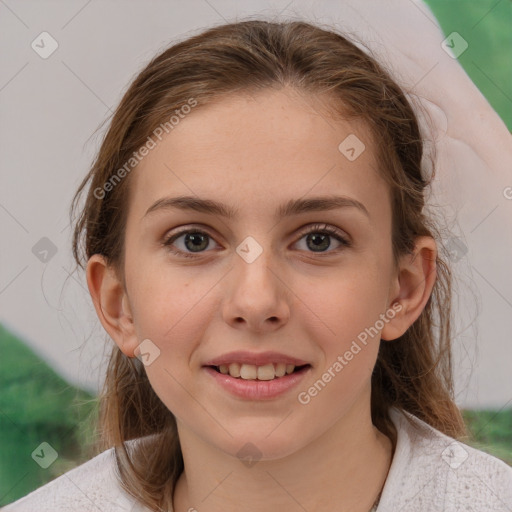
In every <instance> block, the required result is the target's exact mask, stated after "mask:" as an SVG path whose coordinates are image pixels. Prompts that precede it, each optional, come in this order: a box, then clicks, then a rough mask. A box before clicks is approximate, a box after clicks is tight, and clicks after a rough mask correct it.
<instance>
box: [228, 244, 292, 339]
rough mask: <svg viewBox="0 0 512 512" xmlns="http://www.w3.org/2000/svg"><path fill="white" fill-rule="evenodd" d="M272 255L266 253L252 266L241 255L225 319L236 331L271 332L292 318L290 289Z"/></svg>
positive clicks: (232, 276) (232, 275)
mask: <svg viewBox="0 0 512 512" xmlns="http://www.w3.org/2000/svg"><path fill="white" fill-rule="evenodd" d="M270 253H271V251H270V250H264V251H263V252H262V253H261V254H260V255H259V256H258V257H257V258H256V259H255V260H254V261H252V262H249V261H250V260H245V259H244V258H243V257H240V256H239V255H238V254H237V255H236V256H235V258H234V261H235V262H234V268H233V270H232V271H231V272H230V273H229V286H228V291H227V295H226V297H225V301H224V305H223V317H224V321H225V322H226V323H228V324H229V325H230V326H232V327H234V328H236V329H245V330H250V331H252V332H260V333H261V332H271V331H274V330H277V329H279V328H281V327H282V326H283V325H285V324H286V323H287V322H288V319H289V318H290V305H289V301H290V297H291V294H290V288H289V286H288V285H287V284H286V278H285V276H284V275H283V272H280V271H279V269H278V268H277V265H276V262H275V260H274V261H273V260H272V256H271V254H270Z"/></svg>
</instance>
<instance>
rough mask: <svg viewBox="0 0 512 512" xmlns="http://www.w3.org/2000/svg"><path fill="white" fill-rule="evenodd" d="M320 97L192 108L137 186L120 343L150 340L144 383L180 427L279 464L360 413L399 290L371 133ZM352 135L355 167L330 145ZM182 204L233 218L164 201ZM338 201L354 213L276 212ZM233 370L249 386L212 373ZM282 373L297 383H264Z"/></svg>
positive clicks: (286, 96)
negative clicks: (339, 116)
mask: <svg viewBox="0 0 512 512" xmlns="http://www.w3.org/2000/svg"><path fill="white" fill-rule="evenodd" d="M318 101H319V100H318V99H314V98H309V97H307V98H305V97H302V96H299V95H298V94H297V93H295V92H293V91H291V90H281V91H276V92H274V91H272V92H270V91H267V92H264V93H259V94H258V95H257V96H253V97H249V96H236V97H232V98H230V99H229V100H222V101H221V102H218V103H217V104H213V105H209V106H207V107H205V108H201V109H197V110H196V111H192V113H190V114H189V115H188V116H187V117H186V118H185V119H183V120H181V121H180V123H179V125H178V126H176V127H175V128H174V130H173V131H172V132H170V133H169V134H168V135H167V136H166V137H165V138H163V140H162V141H161V142H160V143H159V144H158V145H157V147H156V148H154V149H153V150H152V151H151V152H150V153H149V154H148V155H147V156H146V157H145V159H144V160H143V161H142V162H141V164H140V165H139V167H138V168H137V169H136V170H135V171H133V174H132V176H131V179H132V182H131V184H130V186H131V198H130V207H129V213H128V219H127V226H126V239H125V251H126V252H125V255H126V260H125V269H124V270H125V279H126V297H125V301H123V303H124V304H125V308H126V309H129V311H130V315H131V317H132V319H133V328H134V331H133V336H132V337H131V338H130V340H129V342H128V345H130V346H132V347H134V346H135V345H139V344H140V343H141V342H143V340H149V341H145V342H144V344H143V345H142V348H143V350H142V352H143V353H146V354H148V355H147V356H145V357H146V360H147V361H148V363H149V362H150V364H147V366H146V367H145V369H146V372H147V375H148V377H149V380H150V382H151V385H152V386H153V388H154V390H155V392H156V393H157V395H158V396H159V397H160V399H161V400H162V401H163V402H164V403H165V405H166V406H167V407H168V408H169V410H171V411H172V412H173V413H174V415H175V416H176V418H177V421H178V427H179V429H180V430H181V432H190V433H193V435H194V436H197V438H200V439H201V440H202V441H204V442H207V443H209V444H210V445H213V446H216V447H218V448H219V449H221V450H223V451H224V452H226V453H230V454H233V455H234V454H236V453H237V452H238V451H239V450H240V449H241V447H242V446H244V445H245V443H247V442H250V443H252V444H253V445H255V446H256V447H257V448H258V450H259V451H260V452H261V454H262V457H263V458H268V459H272V458H277V457H283V456H286V455H288V454H291V453H293V452H295V451H297V450H299V449H301V448H302V447H305V446H306V445H308V443H311V442H312V441H314V440H315V439H317V438H319V437H320V436H322V435H324V434H326V433H327V432H328V431H329V430H330V429H333V428H337V427H338V426H340V425H342V424H343V421H344V418H346V417H347V416H348V412H349V411H350V410H353V408H354V407H369V401H370V379H371V374H372V370H373V367H374V365H375V361H376V358H377V353H378V348H379V340H380V331H382V322H377V321H378V320H379V315H383V314H386V313H387V312H388V311H389V309H390V300H391V299H392V294H393V293H394V291H395V290H394V289H393V286H392V283H393V282H394V281H393V279H394V277H395V276H394V274H393V265H392V250H391V206H390V197H389V192H388V189H387V187H386V185H385V183H384V181H383V180H382V179H381V178H380V177H379V175H378V173H377V169H378V163H377V161H376V156H375V151H374V146H373V143H372V140H371V138H370V135H369V132H368V130H367V129H366V128H365V125H364V124H363V123H361V122H359V123H356V122H352V121H351V122H347V121H340V120H336V121H334V120H332V119H329V118H326V117H324V116H323V115H321V105H320V103H318ZM354 135H355V136H356V137H357V138H358V139H359V140H360V141H362V142H363V144H364V145H365V149H364V151H363V152H362V153H361V154H360V155H359V156H358V157H357V158H355V159H354V158H353V156H354V155H353V153H354V154H357V152H359V147H360V146H355V149H356V150H355V151H354V152H351V151H350V150H348V152H347V148H346V146H342V149H343V148H345V149H344V150H343V151H344V152H343V151H341V150H340V149H339V146H340V143H342V142H343V141H344V140H345V139H346V138H347V137H348V136H351V137H353V136H354ZM350 140H352V142H353V140H355V139H349V141H350ZM353 145H354V144H352V146H353ZM349 146H350V144H349ZM347 155H348V156H350V157H351V158H350V159H349V158H347ZM178 196H191V197H192V198H194V199H196V205H197V204H199V201H204V200H209V201H215V202H216V203H219V204H220V205H223V207H224V209H226V210H230V211H232V212H233V216H232V217H228V216H224V215H223V214H221V212H218V211H217V212H215V213H211V212H208V211H206V209H205V208H202V211H196V210H195V209H193V208H191V207H190V206H189V207H186V206H187V204H189V205H190V203H187V202H186V201H183V202H182V203H181V207H180V205H176V204H175V205H174V206H173V205H171V204H170V203H169V201H168V202H167V203H166V202H165V201H166V200H167V199H172V198H176V197H178ZM335 196H336V197H338V196H340V197H341V196H343V197H345V198H347V199H348V200H350V201H352V202H353V203H352V204H350V203H349V202H347V203H346V204H345V206H340V205H338V206H337V207H333V208H330V209H313V210H308V209H302V210H300V209H299V210H295V211H291V212H289V213H288V215H285V216H281V215H280V210H281V209H282V208H283V206H286V205H289V204H291V203H293V202H295V201H306V200H309V199H312V198H333V197H335ZM357 204H360V206H357ZM326 229H327V232H326V231H325V230H326ZM187 232H188V235H187ZM190 232H192V233H190ZM380 318H381V319H382V318H383V316H381V317H380ZM376 322H377V327H378V329H377V330H378V331H379V333H378V334H376V335H374V336H373V337H371V336H368V335H367V336H366V337H367V342H366V343H363V342H362V341H361V340H362V339H363V338H364V335H363V334H362V333H364V332H365V329H370V328H372V327H373V328H374V329H375V326H376ZM366 332H368V331H366ZM354 342H356V344H357V346H358V347H359V350H357V348H355V347H356V346H355V345H354ZM126 346H127V345H125V348H126ZM234 352H237V353H238V354H233V353H234ZM270 352H271V353H272V354H268V353H270ZM347 353H351V354H352V357H350V355H349V354H348V355H347ZM143 357H144V356H143ZM340 358H341V359H340ZM341 361H343V362H341ZM230 363H234V366H232V367H231V371H232V372H233V374H234V375H236V371H237V368H236V363H239V364H242V363H243V364H244V365H245V367H244V368H242V367H241V368H240V370H242V373H243V374H244V375H245V376H246V377H249V379H248V380H245V379H242V378H241V377H240V378H236V377H232V376H231V375H226V374H224V373H221V371H224V372H225V371H226V367H224V368H221V365H223V366H224V365H225V366H227V367H228V370H227V371H229V364H230ZM249 363H253V364H249ZM278 363H280V365H281V366H279V364H278ZM336 363H338V364H336ZM269 364H273V367H270V366H269ZM285 364H295V367H296V368H295V370H294V371H293V373H291V374H289V375H288V374H286V375H285V376H283V377H274V379H273V380H265V379H268V378H271V377H272V376H273V375H274V374H275V372H276V370H277V372H278V373H282V372H283V366H284V365H285ZM213 366H217V367H218V368H217V369H215V368H213ZM258 367H264V369H263V370H261V368H258ZM290 368H291V367H289V368H288V369H289V370H290ZM297 368H299V370H297ZM284 371H286V367H285V370H284ZM258 372H260V373H259V377H261V380H260V378H258V379H255V378H254V377H255V376H257V375H258ZM267 372H268V373H267ZM325 374H328V375H330V379H329V377H328V376H327V377H326V376H325ZM319 380H321V381H322V382H323V385H322V384H319V383H318V382H317V381H319ZM315 383H317V384H316V387H315ZM315 390H316V392H315ZM180 435H181V434H180Z"/></svg>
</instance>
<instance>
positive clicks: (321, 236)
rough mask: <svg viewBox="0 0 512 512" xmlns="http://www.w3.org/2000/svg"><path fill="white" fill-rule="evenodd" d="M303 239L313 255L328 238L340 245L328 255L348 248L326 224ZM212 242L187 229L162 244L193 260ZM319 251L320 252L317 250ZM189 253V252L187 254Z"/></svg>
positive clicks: (202, 233)
mask: <svg viewBox="0 0 512 512" xmlns="http://www.w3.org/2000/svg"><path fill="white" fill-rule="evenodd" d="M182 237H184V240H183V244H184V245H183V247H184V249H182V248H178V249H176V248H175V247H174V242H175V241H177V240H179V239H180V238H182ZM303 238H305V239H306V240H305V241H306V246H307V247H308V248H309V249H311V248H313V251H311V252H314V253H325V252H326V250H327V249H329V248H330V246H331V242H330V238H334V239H336V240H337V241H338V243H339V244H340V245H339V246H338V248H337V249H334V250H332V251H329V253H332V252H337V251H338V250H339V249H340V248H341V247H350V245H351V244H350V242H349V241H348V240H347V239H346V238H345V237H343V236H342V235H341V232H340V231H339V230H338V229H337V228H335V227H334V226H329V225H327V224H316V225H314V226H311V227H309V228H308V229H307V230H305V231H303V232H301V234H300V236H299V240H298V241H297V242H296V243H298V242H300V241H301V240H302V239H303ZM210 239H211V240H213V237H211V236H210V235H209V234H208V233H206V232H205V231H201V230H198V229H187V230H182V231H180V232H178V233H174V234H173V235H171V236H169V237H168V238H167V239H165V240H164V241H163V242H162V243H163V245H164V246H165V247H167V248H168V249H169V251H170V252H171V253H173V254H176V255H177V256H183V257H185V258H194V257H195V254H197V253H201V252H204V250H205V249H206V248H207V247H209V246H210V243H209V240H210ZM317 249H320V250H317ZM187 251H190V252H187ZM194 253H195V254H194Z"/></svg>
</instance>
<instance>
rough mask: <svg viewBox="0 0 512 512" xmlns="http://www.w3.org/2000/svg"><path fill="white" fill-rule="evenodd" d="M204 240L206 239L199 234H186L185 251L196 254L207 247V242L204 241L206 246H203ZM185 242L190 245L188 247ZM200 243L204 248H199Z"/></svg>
mask: <svg viewBox="0 0 512 512" xmlns="http://www.w3.org/2000/svg"><path fill="white" fill-rule="evenodd" d="M205 240H206V237H205V236H204V235H202V234H201V233H188V234H187V235H185V245H186V247H187V249H189V250H191V251H193V252H198V251H200V250H202V249H205V248H206V247H208V241H206V244H204V241H205ZM187 242H192V245H189V244H188V243H187ZM201 242H203V245H204V247H201Z"/></svg>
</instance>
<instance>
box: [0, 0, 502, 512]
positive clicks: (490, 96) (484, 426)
mask: <svg viewBox="0 0 512 512" xmlns="http://www.w3.org/2000/svg"><path fill="white" fill-rule="evenodd" d="M427 3H428V5H429V6H430V7H431V9H432V10H433V12H434V14H435V16H436V17H437V19H438V20H439V22H440V24H441V26H442V28H443V31H444V33H445V35H449V34H451V33H452V32H458V33H459V34H460V35H461V36H462V37H463V38H464V39H465V40H466V41H467V42H468V45H469V46H468V49H467V50H466V51H465V52H464V53H463V54H462V55H461V56H460V57H459V59H458V60H459V62H460V63H461V65H462V66H463V68H464V69H465V70H466V72H467V74H468V75H469V76H470V77H471V79H472V80H473V82H474V83H475V84H476V85H477V87H478V88H479V89H480V91H482V93H483V94H484V96H485V97H486V98H487V100H488V101H489V103H490V104H491V105H492V107H493V108H494V109H495V110H496V111H497V112H498V114H499V115H500V116H501V118H502V119H503V120H504V122H505V123H506V125H507V127H508V129H509V130H511V129H512V80H511V77H512V58H511V55H512V30H511V27H512V2H511V1H510V0H498V1H496V0H492V1H485V0H428V1H427ZM469 115H471V112H468V116H469ZM0 351H1V352H0V353H1V357H0V389H1V395H0V434H1V436H0V461H1V464H0V506H2V505H5V504H7V503H10V502H11V501H14V500H15V499H17V498H19V497H21V496H24V495H26V494H27V493H29V492H30V491H32V490H34V489H36V488H37V487H40V486H41V485H43V484H44V483H46V482H48V481H50V480H53V479H54V478H56V477H57V476H59V475H60V474H62V473H64V472H66V471H68V470H69V469H71V468H72V467H75V466H76V465H77V464H80V463H82V462H84V461H86V460H87V459H88V458H89V457H90V454H91V452H90V447H91V444H92V442H93V440H94V429H93V426H92V425H93V420H94V415H95V412H96V403H95V397H93V396H91V395H89V394H88V393H85V392H83V391H81V390H79V389H76V388H74V387H73V386H70V385H69V384H68V383H66V382H65V381H64V380H62V379H61V378H60V377H59V376H58V375H57V374H56V373H55V372H54V371H53V370H52V369H51V368H50V367H49V366H48V365H47V364H46V363H44V362H43V361H42V360H41V359H40V358H39V357H37V356H36V355H35V354H34V353H33V352H32V351H31V350H30V349H28V348H27V347H26V346H25V345H24V344H23V342H22V341H20V340H19V339H17V338H16V337H15V336H13V335H12V334H11V333H9V332H8V331H7V330H6V329H4V328H3V327H2V326H0ZM463 414H464V418H465V420H466V423H467V425H468V427H469V429H470V431H471V432H472V433H473V435H474V440H473V441H471V442H469V443H468V444H471V445H472V446H475V447H476V448H478V449H480V450H483V451H486V452H488V453H490V454H492V455H494V456H496V457H498V458H500V459H502V460H504V461H505V462H507V463H508V464H510V465H512V409H507V410H502V411H463ZM42 442H47V443H49V444H50V445H51V446H52V447H53V448H54V449H55V450H56V451H57V453H58V457H57V459H56V460H55V462H53V463H52V464H51V465H50V466H49V467H48V468H47V469H43V468H41V467H40V466H39V465H38V464H37V463H36V462H35V461H34V459H33V458H32V453H33V452H34V450H36V449H37V448H38V446H39V445H40V444H41V443H42ZM36 453H38V454H41V451H40V449H39V450H37V451H36ZM47 456H48V453H46V454H45V455H44V457H47ZM44 457H43V458H44ZM43 458H37V457H36V459H37V460H42V459H43Z"/></svg>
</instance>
